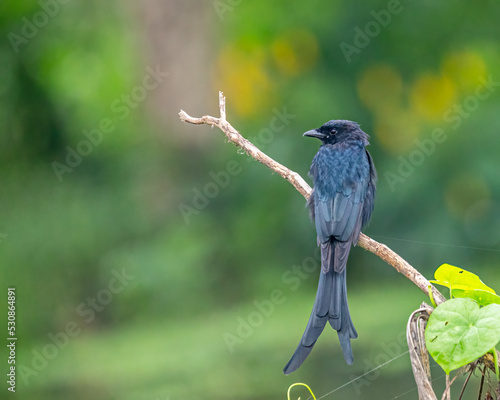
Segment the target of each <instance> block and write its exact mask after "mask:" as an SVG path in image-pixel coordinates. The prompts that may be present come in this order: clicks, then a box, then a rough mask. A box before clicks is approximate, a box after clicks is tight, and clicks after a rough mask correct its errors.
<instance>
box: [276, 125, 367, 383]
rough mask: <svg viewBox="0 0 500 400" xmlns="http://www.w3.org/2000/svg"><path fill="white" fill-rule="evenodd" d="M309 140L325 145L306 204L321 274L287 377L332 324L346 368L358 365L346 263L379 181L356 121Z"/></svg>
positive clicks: (322, 130) (323, 130)
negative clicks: (348, 295)
mask: <svg viewBox="0 0 500 400" xmlns="http://www.w3.org/2000/svg"><path fill="white" fill-rule="evenodd" d="M304 136H311V137H315V138H318V139H320V140H321V141H322V142H323V144H322V145H321V147H320V148H319V150H318V153H317V154H316V155H315V156H314V159H313V162H312V165H311V169H310V171H309V176H310V177H311V178H312V179H313V181H314V189H313V192H312V194H311V197H310V198H309V200H308V202H307V205H308V207H309V212H310V215H311V219H313V220H314V222H315V224H316V233H317V235H318V246H321V275H320V278H319V284H318V292H317V294H316V300H315V301H314V307H313V310H312V313H311V317H310V318H309V322H308V323H307V327H306V330H305V332H304V335H303V336H302V339H301V340H300V343H299V346H298V347H297V350H295V353H294V355H293V356H292V358H291V359H290V361H289V362H288V364H287V365H286V367H285V369H284V370H283V372H284V373H285V374H290V373H292V372H293V371H295V370H296V369H297V368H299V367H300V365H301V364H302V363H303V362H304V360H305V359H306V358H307V356H308V355H309V353H310V352H311V350H312V348H313V346H314V344H315V343H316V340H317V339H318V337H319V336H320V335H321V332H323V329H324V327H325V325H326V322H327V321H328V322H330V325H331V326H332V328H333V329H335V330H336V331H337V333H338V336H339V341H340V346H341V348H342V352H343V353H344V359H345V360H346V362H347V364H349V365H350V364H352V363H353V361H354V360H353V356H352V348H351V339H354V338H356V337H358V334H357V332H356V329H354V325H353V323H352V320H351V316H350V314H349V306H348V304H347V288H346V263H347V257H348V255H349V251H350V250H351V246H352V245H356V244H357V242H358V239H359V234H360V232H361V228H362V227H363V226H364V225H365V224H366V223H367V222H368V221H369V219H370V216H371V213H372V211H373V203H374V199H375V182H376V180H377V174H376V172H375V167H374V165H373V160H372V158H371V156H370V154H369V153H368V151H367V150H366V149H365V146H367V145H368V144H369V143H368V135H367V134H366V133H364V132H363V131H362V130H361V129H360V127H359V125H358V124H357V123H355V122H352V121H345V120H332V121H329V122H327V123H326V124H324V125H323V126H322V127H321V128H318V129H314V130H312V131H308V132H306V133H304Z"/></svg>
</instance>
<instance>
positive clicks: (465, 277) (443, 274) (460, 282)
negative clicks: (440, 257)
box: [430, 264, 495, 294]
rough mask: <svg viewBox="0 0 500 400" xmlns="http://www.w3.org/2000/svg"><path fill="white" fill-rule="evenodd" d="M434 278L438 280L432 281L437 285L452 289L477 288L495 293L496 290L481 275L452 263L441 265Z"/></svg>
mask: <svg viewBox="0 0 500 400" xmlns="http://www.w3.org/2000/svg"><path fill="white" fill-rule="evenodd" d="M434 278H435V279H436V280H434V281H430V282H432V283H435V284H437V285H441V286H446V287H447V288H450V289H452V290H455V289H461V290H475V289H480V290H484V291H485V292H490V293H493V294H495V291H494V290H493V289H492V288H490V287H488V286H486V285H485V284H484V283H483V282H482V281H481V279H479V276H477V275H476V274H473V273H472V272H469V271H466V270H465V269H462V268H458V267H455V266H453V265H450V264H443V265H441V266H440V267H439V268H438V269H437V270H436V272H434Z"/></svg>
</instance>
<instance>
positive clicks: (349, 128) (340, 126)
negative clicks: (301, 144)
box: [303, 119, 369, 146]
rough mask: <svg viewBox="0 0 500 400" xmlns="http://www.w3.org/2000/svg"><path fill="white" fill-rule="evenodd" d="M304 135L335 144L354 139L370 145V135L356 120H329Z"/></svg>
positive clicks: (324, 142)
mask: <svg viewBox="0 0 500 400" xmlns="http://www.w3.org/2000/svg"><path fill="white" fill-rule="evenodd" d="M303 136H310V137H315V138H318V139H319V140H321V141H322V142H323V144H335V143H339V142H343V141H346V140H349V139H351V140H352V139H354V140H360V141H361V142H363V144H364V145H365V146H366V145H368V137H369V136H368V135H367V134H366V133H364V132H363V131H362V130H361V128H360V127H359V125H358V124H357V123H356V122H353V121H347V120H343V119H334V120H331V121H328V122H327V123H326V124H324V125H323V126H322V127H320V128H318V129H313V130H311V131H307V132H306V133H304V135H303Z"/></svg>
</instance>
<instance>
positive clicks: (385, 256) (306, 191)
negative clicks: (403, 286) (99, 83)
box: [179, 92, 445, 304]
mask: <svg viewBox="0 0 500 400" xmlns="http://www.w3.org/2000/svg"><path fill="white" fill-rule="evenodd" d="M219 110H220V118H215V117H211V116H208V115H204V116H203V117H201V118H194V117H191V116H190V115H188V114H187V113H186V112H185V111H183V110H181V111H180V112H179V118H180V119H181V121H184V122H188V123H190V124H195V125H203V124H206V125H211V126H216V127H217V128H219V129H220V130H221V131H222V132H224V134H225V135H226V137H227V138H228V139H229V141H231V142H233V143H234V144H235V145H236V146H238V147H240V148H242V149H243V150H244V151H245V152H246V153H247V154H248V155H249V156H250V157H252V158H254V159H256V160H257V161H259V162H261V163H262V164H264V165H265V166H266V167H268V168H269V169H271V170H272V171H274V172H277V173H278V174H280V175H281V176H282V177H283V178H285V179H286V180H287V181H288V182H290V183H291V184H292V185H293V186H294V187H295V189H297V190H298V191H299V193H300V194H301V195H302V196H304V197H305V198H306V200H307V199H308V198H309V196H310V195H311V192H312V189H311V187H310V186H309V185H308V184H307V182H306V181H305V180H304V179H303V178H302V177H301V176H300V175H299V174H298V173H297V172H294V171H292V170H290V169H288V168H287V167H285V166H284V165H282V164H280V163H278V162H276V161H275V160H273V159H272V158H271V157H269V156H268V155H267V154H265V153H263V152H262V151H261V150H259V149H258V148H257V147H256V146H255V145H253V144H252V143H251V142H250V141H249V140H247V139H245V138H244V137H243V136H241V134H240V133H239V132H238V131H237V130H236V129H234V128H233V126H232V125H231V124H230V123H229V122H227V120H226V98H225V97H224V95H223V94H222V92H219ZM358 245H359V246H360V247H362V248H364V249H365V250H368V251H370V252H371V253H373V254H375V255H377V256H378V257H380V258H381V259H382V260H384V261H385V262H386V263H388V264H389V265H391V266H392V267H394V268H395V269H396V270H397V271H398V272H400V273H401V274H403V275H404V276H406V277H407V278H408V279H409V280H411V281H412V282H413V283H414V284H415V285H417V286H418V287H419V288H420V289H421V290H422V291H423V292H424V293H425V294H429V288H430V289H431V290H432V293H433V297H434V300H435V302H436V304H440V303H442V302H444V301H445V298H444V296H443V295H442V294H441V293H440V292H439V291H438V290H437V289H436V288H435V287H434V286H432V285H431V283H430V282H429V281H428V280H427V279H425V277H424V276H423V275H422V274H421V273H420V272H418V271H417V270H416V269H415V268H413V267H412V266H411V265H410V264H409V263H408V262H407V261H406V260H404V259H403V258H402V257H401V256H399V255H398V254H397V253H395V252H394V251H392V250H391V249H390V248H389V247H387V246H386V245H385V244H382V243H379V242H377V241H376V240H373V239H372V238H370V237H368V236H366V235H365V234H363V233H361V235H360V236H359V241H358Z"/></svg>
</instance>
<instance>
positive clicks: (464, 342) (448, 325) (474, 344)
mask: <svg viewBox="0 0 500 400" xmlns="http://www.w3.org/2000/svg"><path fill="white" fill-rule="evenodd" d="M499 341H500V305H498V304H490V305H488V306H486V307H482V308H479V305H478V304H477V303H476V302H475V301H474V300H472V299H468V298H464V299H452V300H448V301H446V302H444V303H442V304H440V305H439V306H438V307H437V308H436V309H435V310H434V311H433V312H432V314H431V316H430V317H429V322H428V323H427V327H426V329H425V343H426V345H427V349H428V350H429V354H430V355H431V356H432V358H434V360H436V362H437V363H438V364H439V365H440V366H441V367H442V368H443V369H444V371H445V372H446V373H447V374H449V373H450V371H453V370H455V369H457V368H460V367H462V366H464V365H466V364H468V363H470V362H472V361H474V360H476V359H477V358H479V357H481V356H482V355H484V354H485V353H487V352H488V351H490V350H491V349H492V348H493V347H494V346H495V345H496V344H497V343H498V342H499Z"/></svg>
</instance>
